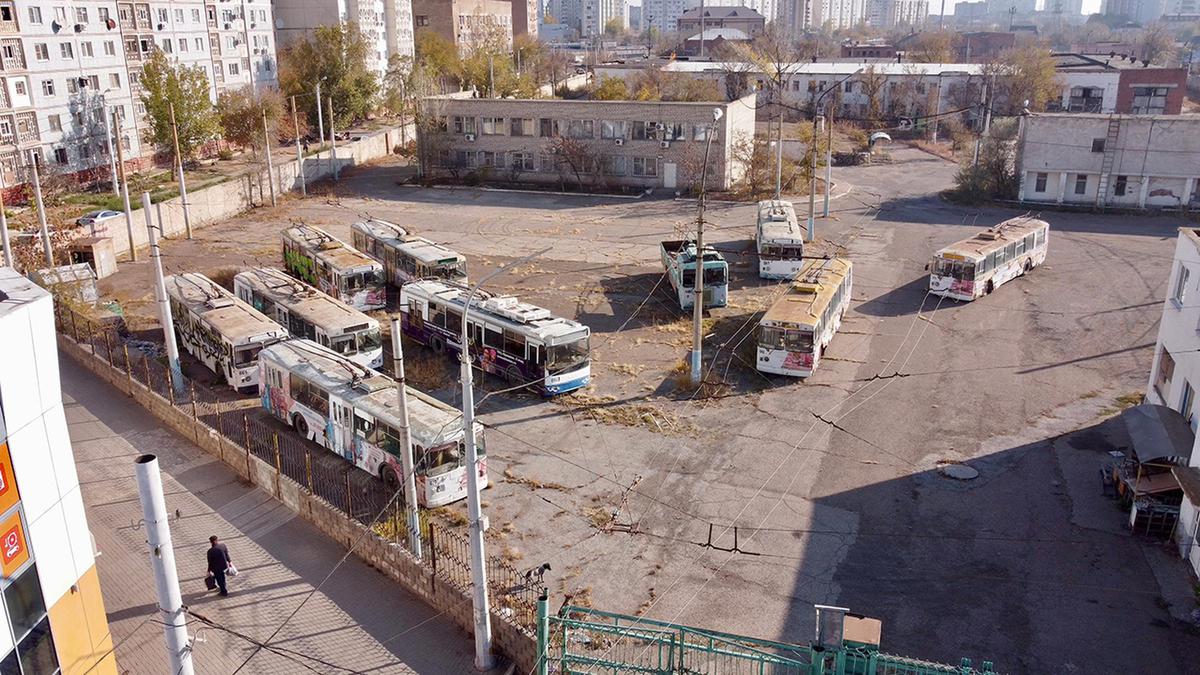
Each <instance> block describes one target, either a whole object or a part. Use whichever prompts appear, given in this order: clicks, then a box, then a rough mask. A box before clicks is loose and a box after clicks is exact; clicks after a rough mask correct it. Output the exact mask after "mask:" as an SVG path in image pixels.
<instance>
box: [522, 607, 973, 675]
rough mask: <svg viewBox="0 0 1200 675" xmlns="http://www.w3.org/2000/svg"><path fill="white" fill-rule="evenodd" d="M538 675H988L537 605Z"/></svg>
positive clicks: (967, 666) (965, 666) (850, 649)
mask: <svg viewBox="0 0 1200 675" xmlns="http://www.w3.org/2000/svg"><path fill="white" fill-rule="evenodd" d="M537 638H538V663H537V673H538V675H550V674H551V673H560V674H562V675H585V674H586V675H616V674H617V673H630V674H634V673H646V674H647V675H825V674H828V675H940V674H942V673H947V674H954V675H990V674H991V673H992V672H993V671H992V664H991V663H989V662H987V661H984V662H983V669H982V670H976V669H974V668H972V667H971V662H970V661H969V660H967V659H963V660H962V663H961V664H960V665H957V666H952V665H948V664H941V663H932V662H928V661H921V660H918V659H910V658H906V657H903V656H893V655H889V654H881V653H879V652H878V651H876V650H874V649H872V648H870V647H862V646H844V647H843V648H841V649H839V650H822V649H820V648H819V647H816V648H814V647H813V646H811V645H797V644H788V643H783V642H774V641H771V640H761V639H758V638H751V637H746V636H742V635H732V634H729V633H719V632H715V631H708V630H702V629H699V628H691V627H688V626H680V625H678V624H673V623H668V622H665V621H656V620H654V619H647V618H645V617H637V616H628V615H624V614H614V613H611V612H602V611H599V610H595V609H588V608H582V607H572V606H564V607H563V608H562V609H561V610H560V611H559V613H558V614H557V615H551V614H550V613H549V609H548V601H547V600H546V599H544V598H543V599H541V600H539V601H538V630H537Z"/></svg>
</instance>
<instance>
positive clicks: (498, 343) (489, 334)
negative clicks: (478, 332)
mask: <svg viewBox="0 0 1200 675" xmlns="http://www.w3.org/2000/svg"><path fill="white" fill-rule="evenodd" d="M486 328H487V330H485V331H484V338H483V346H485V347H491V348H493V349H504V334H503V333H502V332H501V331H500V330H497V329H495V328H492V327H491V326H487V327H486Z"/></svg>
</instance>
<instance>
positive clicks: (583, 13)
mask: <svg viewBox="0 0 1200 675" xmlns="http://www.w3.org/2000/svg"><path fill="white" fill-rule="evenodd" d="M610 21H615V22H617V23H619V24H620V26H621V28H622V29H625V28H628V27H629V5H628V3H627V2H625V0H582V2H581V3H580V14H579V35H580V36H581V37H584V38H589V37H597V36H601V35H604V29H605V28H606V27H607V26H608V23H609V22H610Z"/></svg>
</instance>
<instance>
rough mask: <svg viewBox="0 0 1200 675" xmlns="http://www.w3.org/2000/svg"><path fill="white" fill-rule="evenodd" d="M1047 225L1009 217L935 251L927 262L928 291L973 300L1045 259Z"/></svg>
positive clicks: (1037, 220)
mask: <svg viewBox="0 0 1200 675" xmlns="http://www.w3.org/2000/svg"><path fill="white" fill-rule="evenodd" d="M1049 232H1050V225H1049V224H1048V223H1047V222H1046V221H1044V220H1039V219H1037V218H1030V217H1028V216H1021V217H1019V218H1011V219H1009V220H1006V221H1004V222H1003V223H1000V224H999V225H997V226H995V227H993V228H991V229H988V230H984V231H983V232H980V233H979V234H977V235H975V236H973V237H971V238H970V239H964V240H962V241H960V242H958V243H956V244H951V245H949V246H947V247H945V248H943V249H942V250H940V251H938V252H937V253H935V254H934V256H933V262H932V263H930V265H929V292H930V293H932V294H934V295H940V296H943V297H946V298H954V299H955V300H966V301H970V300H974V299H975V298H978V297H980V296H983V295H987V294H988V293H991V292H992V291H994V290H996V288H998V287H999V286H1000V284H1003V283H1005V282H1008V281H1011V280H1013V279H1015V278H1017V277H1019V276H1021V275H1022V274H1025V273H1026V272H1028V271H1029V270H1031V269H1033V268H1034V267H1037V266H1038V265H1041V264H1042V262H1044V261H1045V260H1046V237H1047V235H1048V234H1049Z"/></svg>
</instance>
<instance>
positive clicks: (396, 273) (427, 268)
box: [350, 219, 467, 287]
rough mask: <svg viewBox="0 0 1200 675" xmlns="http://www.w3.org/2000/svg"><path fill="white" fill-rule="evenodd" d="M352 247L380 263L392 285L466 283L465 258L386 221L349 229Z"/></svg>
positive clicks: (358, 223) (373, 221) (369, 221)
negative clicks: (437, 281)
mask: <svg viewBox="0 0 1200 675" xmlns="http://www.w3.org/2000/svg"><path fill="white" fill-rule="evenodd" d="M350 234H351V236H352V237H353V239H352V240H351V241H352V242H353V244H354V247H355V248H357V249H358V250H360V251H362V252H363V253H366V254H367V255H369V256H371V257H372V258H374V259H375V260H378V261H379V262H381V263H383V272H384V278H385V279H387V280H388V282H389V283H391V284H392V285H393V286H397V287H399V286H403V285H404V284H407V283H408V282H410V281H416V280H417V279H449V280H451V281H457V282H459V283H466V281H467V258H466V256H464V255H462V254H460V253H455V252H454V251H452V250H450V249H448V248H446V247H445V246H442V245H441V244H435V243H434V242H432V241H429V240H428V239H425V238H424V237H418V236H417V235H415V234H409V233H408V231H406V230H405V229H404V228H403V227H400V226H399V225H396V224H394V223H389V222H387V221H386V220H378V219H371V220H363V221H360V222H357V223H354V224H353V225H351V226H350Z"/></svg>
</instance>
